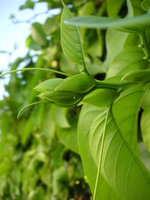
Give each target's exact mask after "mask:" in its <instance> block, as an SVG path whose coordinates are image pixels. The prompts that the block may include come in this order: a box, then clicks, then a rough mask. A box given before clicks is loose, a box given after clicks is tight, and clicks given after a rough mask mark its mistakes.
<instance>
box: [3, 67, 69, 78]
mask: <svg viewBox="0 0 150 200" xmlns="http://www.w3.org/2000/svg"><path fill="white" fill-rule="evenodd" d="M30 70H40V71H48V72H53V73H55V74H61V75H64V76H70V74H67V73H64V72H60V71H57V70H54V69H46V68H31V67H30V68H21V69H16V70H12V71H9V72H6V73H3V74H0V78H1V77H3V76H5V75H7V74H13V73H16V72H19V71H22V72H24V71H30Z"/></svg>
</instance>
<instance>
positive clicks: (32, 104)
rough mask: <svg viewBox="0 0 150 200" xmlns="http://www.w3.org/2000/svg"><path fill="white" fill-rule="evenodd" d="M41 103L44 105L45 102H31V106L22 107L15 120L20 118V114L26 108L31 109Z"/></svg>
mask: <svg viewBox="0 0 150 200" xmlns="http://www.w3.org/2000/svg"><path fill="white" fill-rule="evenodd" d="M41 103H45V102H44V101H38V102H33V103H31V104H28V105H26V106H24V107H23V108H22V109H21V110H20V111H19V113H18V115H17V119H19V118H20V116H21V114H22V113H23V112H24V111H25V110H26V109H27V108H29V107H31V106H34V105H37V104H41Z"/></svg>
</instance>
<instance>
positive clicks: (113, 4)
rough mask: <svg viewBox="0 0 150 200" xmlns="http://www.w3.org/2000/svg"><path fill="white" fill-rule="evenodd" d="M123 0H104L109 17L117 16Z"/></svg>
mask: <svg viewBox="0 0 150 200" xmlns="http://www.w3.org/2000/svg"><path fill="white" fill-rule="evenodd" d="M124 2H125V0H121V1H118V0H106V6H107V13H108V16H109V17H117V15H118V13H119V11H120V9H121V7H122V5H123V4H124Z"/></svg>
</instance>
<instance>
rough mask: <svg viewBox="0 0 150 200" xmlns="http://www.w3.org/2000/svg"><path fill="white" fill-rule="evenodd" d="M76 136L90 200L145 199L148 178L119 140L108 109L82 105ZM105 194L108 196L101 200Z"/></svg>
mask: <svg viewBox="0 0 150 200" xmlns="http://www.w3.org/2000/svg"><path fill="white" fill-rule="evenodd" d="M120 112H123V110H119V113H120ZM128 134H129V133H128ZM78 136H79V149H80V153H81V158H82V161H83V166H84V169H85V174H86V176H87V178H88V180H89V184H90V186H91V189H92V191H93V199H94V200H99V199H102V200H106V199H111V200H114V199H124V200H133V199H134V200H143V199H145V200H148V199H149V196H150V179H149V174H148V172H147V171H146V169H145V168H144V166H143V164H142V163H141V162H140V160H139V159H138V157H137V156H136V155H135V154H134V151H133V150H132V148H131V147H130V145H129V143H127V141H126V140H125V139H124V137H123V136H122V133H121V131H120V130H119V128H118V126H117V125H116V121H115V119H114V117H113V116H112V113H111V110H110V109H108V108H107V109H102V108H101V109H99V108H98V107H92V106H89V105H85V106H84V107H83V110H82V112H81V115H80V119H79V126H78ZM87 152H88V153H87ZM106 191H107V192H109V194H106V196H107V197H103V193H105V192H106ZM111 194H113V196H112V197H111ZM118 196H119V197H118Z"/></svg>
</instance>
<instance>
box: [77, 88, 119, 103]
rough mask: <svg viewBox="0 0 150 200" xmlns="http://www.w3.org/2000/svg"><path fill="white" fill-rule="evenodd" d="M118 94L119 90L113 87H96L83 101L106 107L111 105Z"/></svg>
mask: <svg viewBox="0 0 150 200" xmlns="http://www.w3.org/2000/svg"><path fill="white" fill-rule="evenodd" d="M116 95H117V92H116V90H113V89H96V90H94V91H93V92H91V93H89V94H88V95H86V96H85V97H84V98H83V100H82V102H83V103H84V102H85V103H88V104H91V105H93V106H98V107H104V106H108V105H110V104H111V103H112V101H113V100H114V98H115V97H116ZM82 102H81V103H82Z"/></svg>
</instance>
